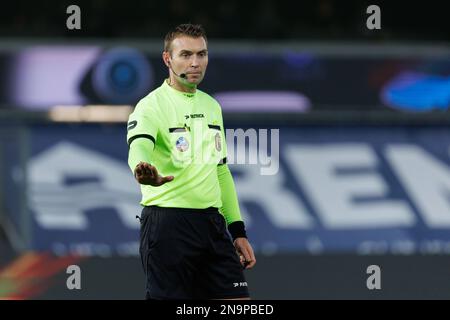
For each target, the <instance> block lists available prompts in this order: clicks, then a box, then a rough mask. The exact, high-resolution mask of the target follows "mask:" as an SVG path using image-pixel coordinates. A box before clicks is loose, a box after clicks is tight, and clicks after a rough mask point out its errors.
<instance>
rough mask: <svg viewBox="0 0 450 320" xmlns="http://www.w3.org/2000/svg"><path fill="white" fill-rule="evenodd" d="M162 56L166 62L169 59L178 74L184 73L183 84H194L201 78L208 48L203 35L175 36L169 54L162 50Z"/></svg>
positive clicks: (206, 61)
mask: <svg viewBox="0 0 450 320" xmlns="http://www.w3.org/2000/svg"><path fill="white" fill-rule="evenodd" d="M163 57H164V60H165V61H166V64H167V62H168V61H170V65H171V67H172V69H173V70H174V71H175V72H176V73H177V74H178V75H179V74H181V73H185V74H186V78H185V79H184V80H182V82H183V83H184V84H186V85H192V86H196V85H198V84H199V83H200V82H201V81H202V80H203V77H204V76H205V72H206V67H207V65H208V49H207V47H206V41H205V39H203V37H200V38H191V37H187V36H181V37H177V38H175V39H174V40H173V41H172V44H171V54H169V52H164V55H163Z"/></svg>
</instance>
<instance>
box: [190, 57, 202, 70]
mask: <svg viewBox="0 0 450 320" xmlns="http://www.w3.org/2000/svg"><path fill="white" fill-rule="evenodd" d="M199 66H200V65H199V63H198V59H197V57H196V55H193V58H192V61H191V67H192V68H198V67H199Z"/></svg>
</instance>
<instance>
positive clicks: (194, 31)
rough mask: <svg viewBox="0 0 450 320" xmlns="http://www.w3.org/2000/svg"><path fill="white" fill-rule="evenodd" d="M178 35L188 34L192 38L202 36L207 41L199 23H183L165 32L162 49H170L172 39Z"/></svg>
mask: <svg viewBox="0 0 450 320" xmlns="http://www.w3.org/2000/svg"><path fill="white" fill-rule="evenodd" d="M179 36H188V37H192V38H200V37H203V39H205V42H206V43H208V40H207V39H206V32H205V29H203V27H202V26H201V25H200V24H191V23H185V24H180V25H178V26H176V27H175V28H174V29H173V30H171V31H169V32H167V34H166V36H165V38H164V51H170V45H171V44H172V41H173V39H175V38H176V37H179Z"/></svg>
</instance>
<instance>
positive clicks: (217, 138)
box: [215, 132, 222, 151]
mask: <svg viewBox="0 0 450 320" xmlns="http://www.w3.org/2000/svg"><path fill="white" fill-rule="evenodd" d="M215 140H216V150H217V151H220V150H222V142H221V139H220V134H219V133H218V132H217V133H216V136H215Z"/></svg>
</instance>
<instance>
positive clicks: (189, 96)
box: [163, 79, 197, 99]
mask: <svg viewBox="0 0 450 320" xmlns="http://www.w3.org/2000/svg"><path fill="white" fill-rule="evenodd" d="M167 81H168V79H165V80H164V82H163V87H164V88H165V89H166V90H167V91H170V92H171V93H173V94H176V95H178V96H180V97H182V98H184V99H192V98H194V97H195V95H196V93H197V90H195V92H194V93H190V92H182V91H179V90H177V89H175V88H173V87H171V86H169V83H168V82H167Z"/></svg>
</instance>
